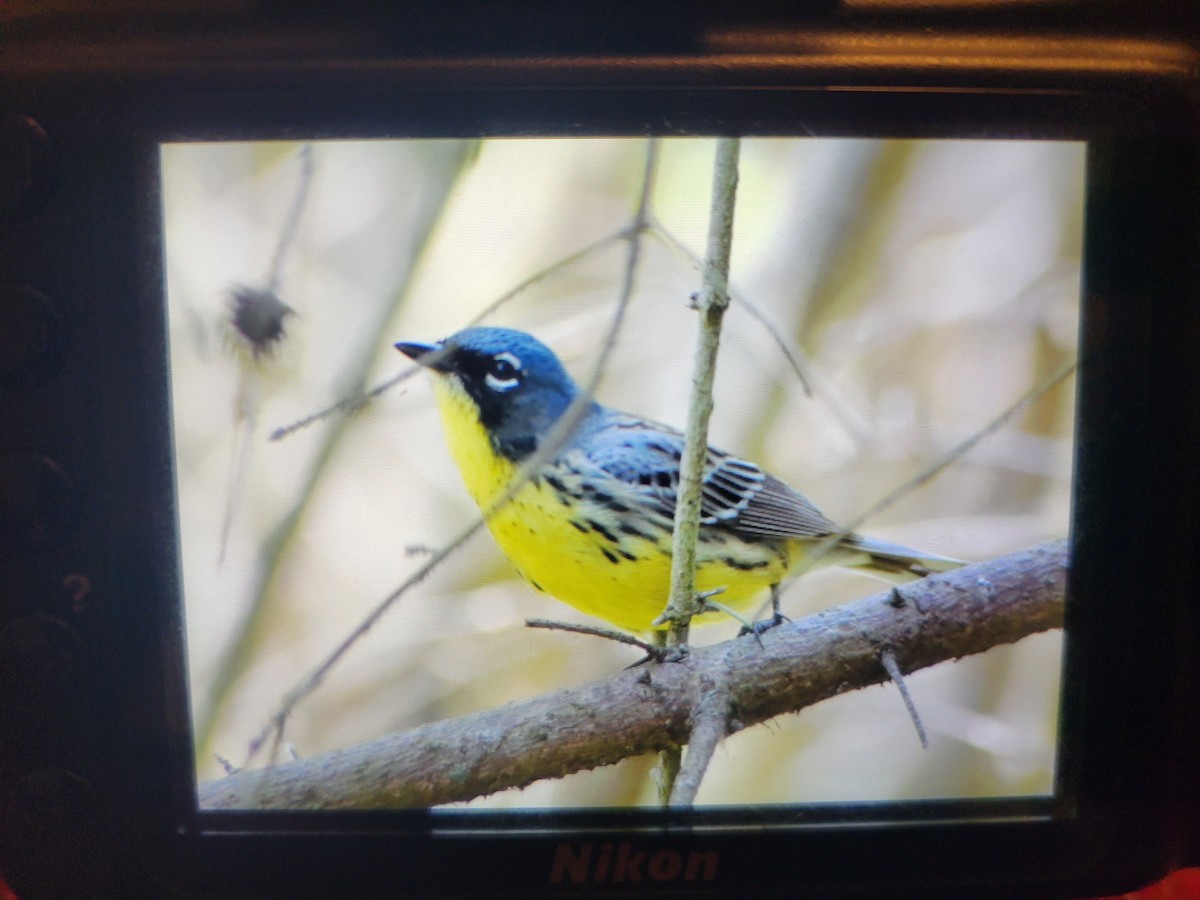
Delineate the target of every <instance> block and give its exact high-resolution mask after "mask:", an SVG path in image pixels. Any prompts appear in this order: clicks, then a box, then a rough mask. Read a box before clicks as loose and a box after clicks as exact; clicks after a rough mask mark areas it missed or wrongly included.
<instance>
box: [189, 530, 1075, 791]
mask: <svg viewBox="0 0 1200 900" xmlns="http://www.w3.org/2000/svg"><path fill="white" fill-rule="evenodd" d="M1067 554H1068V550H1067V544H1066V541H1063V540H1059V541H1052V542H1049V543H1046V544H1042V545H1040V546H1037V547H1034V548H1032V549H1029V550H1024V551H1021V552H1018V553H1013V554H1010V555H1008V556H1004V557H1000V558H998V559H994V560H990V561H988V562H984V563H978V564H975V565H971V566H967V567H965V568H962V569H958V570H956V571H953V572H947V573H944V574H940V575H934V576H930V577H929V578H926V579H922V580H921V581H916V582H913V583H911V584H909V585H905V586H904V587H903V588H901V589H900V590H899V593H895V592H892V591H887V592H884V593H881V594H875V595H873V596H870V597H866V598H864V599H861V600H857V601H855V602H853V603H848V604H845V605H843V606H839V607H836V608H834V609H830V610H827V611H825V612H822V613H819V614H817V615H814V616H810V617H809V618H806V619H803V620H800V621H797V622H793V623H789V624H786V625H781V626H779V627H777V628H774V629H772V630H771V631H769V632H767V633H766V634H764V635H763V636H762V645H761V646H760V645H759V643H758V641H757V640H756V639H755V638H754V637H752V636H746V637H741V638H737V639H735V640H732V641H727V642H725V643H722V644H718V645H715V646H712V647H705V648H702V649H698V650H694V651H693V652H692V653H691V654H690V655H689V656H688V657H686V658H685V660H684V661H683V662H679V663H667V664H663V665H649V666H643V667H640V668H637V669H632V670H626V671H624V672H621V673H620V674H618V675H615V676H612V677H610V678H607V679H604V680H602V681H597V682H593V683H591V684H585V685H581V686H579V687H574V688H568V689H565V690H561V691H555V692H553V693H550V694H545V695H542V696H539V697H534V698H532V699H530V700H525V701H520V702H517V703H511V704H508V705H507V706H504V707H502V708H500V709H495V710H488V711H486V712H481V713H475V714H473V715H469V716H463V717H461V718H458V719H451V720H447V721H443V722H435V723H433V724H430V725H425V726H422V727H420V728H417V729H414V730H412V731H409V732H404V733H399V734H392V735H387V736H385V737H382V738H379V739H378V740H375V741H371V742H369V743H365V744H361V745H358V746H356V747H350V748H347V749H345V750H338V751H334V752H332V753H326V754H322V755H320V756H315V757H312V758H309V759H302V760H296V761H293V762H285V763H280V764H278V765H275V766H272V767H270V768H269V769H266V770H259V771H243V772H238V773H236V774H234V775H231V776H228V777H226V778H221V779H217V780H214V781H210V782H205V783H203V784H201V785H200V792H199V794H200V804H201V807H202V808H206V809H245V808H271V809H378V808H394V807H424V806H432V805H435V804H439V803H448V802H451V801H456V800H467V799H471V798H473V797H478V796H482V795H485V794H489V793H493V792H495V791H499V790H504V789H505V788H510V787H519V786H523V785H527V784H530V783H532V782H534V781H537V780H539V779H542V778H553V777H557V776H561V775H565V774H567V773H569V772H576V771H579V770H582V769H590V768H594V767H596V766H602V765H608V764H611V763H615V762H617V761H619V760H621V759H624V758H625V757H628V756H636V755H639V754H644V753H649V752H656V751H659V750H662V749H663V748H665V747H668V746H671V745H673V744H678V743H681V742H683V741H685V740H686V739H687V735H688V732H689V730H690V729H691V727H692V726H693V725H694V724H696V723H697V721H698V719H700V718H703V711H704V710H705V709H706V708H707V707H709V706H710V705H711V700H712V694H713V692H714V691H717V692H718V693H721V694H725V695H726V696H725V697H722V705H724V706H725V707H726V708H727V710H728V713H727V715H728V720H727V721H726V722H725V723H724V725H725V726H726V727H725V731H727V732H730V733H732V732H735V731H738V730H740V729H743V728H746V727H748V726H750V725H754V724H757V723H759V722H763V721H765V720H767V719H770V718H773V717H775V716H778V715H780V714H782V713H786V712H792V711H795V710H798V709H801V708H803V707H805V706H810V705H812V704H813V703H817V702H818V701H820V700H824V699H827V698H829V697H832V696H835V695H837V694H841V693H845V692H846V691H849V690H854V689H856V688H861V687H866V686H868V685H872V684H876V683H879V682H881V681H885V680H887V678H888V676H887V673H886V671H885V670H884V667H883V665H882V664H881V663H880V654H881V653H882V652H883V651H884V650H890V651H891V652H892V653H893V654H894V656H895V658H896V660H897V662H898V663H899V665H900V667H901V669H903V671H905V672H912V671H914V670H916V669H921V668H924V667H926V666H931V665H934V664H936V663H939V662H944V661H946V660H952V659H957V658H958V657H962V656H967V655H970V654H973V653H980V652H982V651H984V650H987V649H989V648H991V647H994V646H997V645H999V644H1006V643H1012V642H1014V641H1017V640H1020V639H1021V638H1023V637H1026V636H1028V635H1031V634H1035V633H1037V632H1041V631H1046V630H1049V629H1052V628H1058V627H1061V626H1062V620H1063V605H1064V592H1065V583H1066V568H1067V561H1068V556H1067Z"/></svg>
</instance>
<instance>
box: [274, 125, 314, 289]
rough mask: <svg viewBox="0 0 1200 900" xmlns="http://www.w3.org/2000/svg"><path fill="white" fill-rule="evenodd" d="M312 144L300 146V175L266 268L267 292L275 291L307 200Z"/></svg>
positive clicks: (311, 171)
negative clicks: (269, 263)
mask: <svg viewBox="0 0 1200 900" xmlns="http://www.w3.org/2000/svg"><path fill="white" fill-rule="evenodd" d="M312 149H313V148H312V144H305V145H304V146H302V147H301V148H300V153H299V156H300V175H299V177H298V178H297V181H296V192H295V193H294V194H293V195H292V205H291V206H290V207H289V208H288V214H287V218H285V219H284V220H283V228H281V229H280V232H279V243H278V244H276V246H275V254H274V255H273V256H272V257H271V266H270V268H268V269H267V288H266V289H267V292H268V293H270V294H274V293H276V291H278V289H279V281H280V278H281V277H282V275H283V263H284V260H285V259H287V255H288V251H289V250H291V248H292V241H293V240H295V238H296V231H297V229H298V228H299V227H300V218H301V217H302V216H303V215H304V206H305V204H306V203H307V202H308V189H309V187H310V186H311V185H312V176H313V158H312V155H313V154H312Z"/></svg>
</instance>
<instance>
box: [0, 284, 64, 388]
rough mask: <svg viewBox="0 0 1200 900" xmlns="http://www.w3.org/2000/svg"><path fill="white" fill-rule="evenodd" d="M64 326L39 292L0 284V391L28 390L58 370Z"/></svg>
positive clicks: (59, 317)
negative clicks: (9, 389) (0, 389)
mask: <svg viewBox="0 0 1200 900" xmlns="http://www.w3.org/2000/svg"><path fill="white" fill-rule="evenodd" d="M65 350H66V326H65V325H64V324H63V320H62V317H61V316H60V315H59V314H58V312H57V311H55V309H54V306H53V305H52V304H51V303H50V301H49V300H48V299H47V298H46V296H45V294H43V293H41V291H38V290H35V289H34V288H32V287H29V286H28V285H23V284H0V387H4V388H12V389H29V388H34V387H37V386H38V385H40V384H43V383H44V382H46V381H47V380H49V379H50V378H51V377H53V376H54V374H55V373H56V372H58V370H59V369H60V368H61V363H62V359H63V356H64V353H65Z"/></svg>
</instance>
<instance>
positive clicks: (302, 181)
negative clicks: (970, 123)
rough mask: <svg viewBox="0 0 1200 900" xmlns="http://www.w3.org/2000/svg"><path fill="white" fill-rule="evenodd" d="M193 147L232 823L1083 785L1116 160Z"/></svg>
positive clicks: (173, 370)
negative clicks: (1101, 352)
mask: <svg viewBox="0 0 1200 900" xmlns="http://www.w3.org/2000/svg"><path fill="white" fill-rule="evenodd" d="M160 165H161V189H162V237H163V242H162V270H163V274H164V290H165V302H166V309H167V319H168V325H169V357H170V359H169V371H170V378H171V396H172V422H173V445H172V447H173V459H172V460H171V463H172V465H173V467H174V473H175V483H176V491H177V497H176V507H177V528H178V537H179V555H180V559H181V572H182V577H181V583H180V594H181V596H180V603H181V608H182V614H181V617H182V621H183V626H184V632H185V639H186V655H187V658H186V676H187V682H188V694H189V697H190V727H191V739H192V743H193V750H194V759H195V773H196V779H197V785H198V793H197V803H198V805H199V807H200V808H201V809H216V808H221V809H228V808H251V807H252V808H268V809H270V808H280V809H283V808H287V809H314V810H316V809H322V810H324V809H336V810H352V809H421V808H437V809H439V810H445V811H447V812H448V813H452V814H459V815H462V816H469V815H471V814H472V813H474V812H476V811H484V810H513V811H521V810H530V811H539V810H542V811H544V810H550V809H554V810H594V809H600V808H603V809H635V808H636V809H641V808H645V809H653V808H661V807H662V806H663V805H664V804H670V805H680V804H683V805H686V806H694V807H697V808H704V807H713V808H729V809H737V808H746V809H749V808H761V807H776V806H782V807H798V808H800V807H808V808H813V809H819V808H820V807H821V806H822V805H827V804H857V803H880V802H901V801H915V800H943V799H957V800H972V801H975V800H985V799H1002V798H1050V797H1053V796H1054V795H1055V784H1056V782H1055V778H1056V753H1057V747H1058V737H1059V709H1060V706H1061V704H1062V699H1063V698H1062V694H1061V670H1062V666H1063V646H1064V634H1063V631H1062V628H1061V623H1062V606H1063V598H1062V590H1061V562H1060V563H1059V564H1058V569H1057V570H1056V571H1058V572H1059V575H1058V578H1059V582H1058V585H1059V586H1058V592H1057V594H1056V595H1055V594H1054V590H1053V588H1054V585H1053V584H1051V583H1050V579H1048V577H1047V576H1046V574H1045V571H1044V570H1043V569H1039V568H1037V567H1038V566H1042V565H1049V563H1046V560H1052V559H1059V560H1061V557H1062V554H1063V553H1064V552H1065V550H1064V547H1065V543H1064V542H1065V540H1066V538H1067V537H1068V535H1069V533H1070V529H1071V514H1072V465H1073V459H1074V454H1075V444H1074V424H1075V365H1076V356H1077V348H1078V343H1079V329H1080V321H1079V316H1080V290H1081V286H1080V273H1081V266H1082V262H1081V255H1082V242H1083V220H1084V176H1085V145H1084V144H1083V143H1080V142H1064V141H1016V140H925V141H914V140H878V139H870V140H868V139H842V138H838V139H833V138H812V137H804V138H783V137H761V138H760V137H746V138H741V139H721V138H715V137H672V138H661V139H650V138H644V137H627V138H489V139H471V140H460V139H453V140H451V139H445V140H442V139H438V140H433V139H395V140H391V139H389V140H355V141H350V140H318V141H309V142H303V141H263V142H203V143H164V144H162V145H161V146H160ZM726 301H727V302H728V307H727V309H725V308H724V303H725V302H726ZM719 310H723V315H722V314H721V312H720V311H719ZM706 359H707V360H709V361H713V360H715V362H714V364H713V366H712V369H711V371H708V372H707V373H705V371H704V366H705V360H706ZM709 406H710V407H711V414H708V410H707V407H709ZM701 427H702V428H703V431H702V432H701V433H702V434H703V438H702V443H701V444H697V443H696V442H694V441H692V440H689V435H690V434H691V435H694V434H696V433H697V431H696V429H697V428H701ZM689 518H690V522H683V524H682V525H681V524H680V523H681V522H682V521H683V520H686V519H689ZM677 520H680V521H679V522H677ZM681 531H682V532H683V533H680V532H681ZM1056 554H1057V556H1056ZM688 559H690V560H691V561H692V562H693V565H690V566H689V565H687V564H686V560H688ZM681 560H683V561H684V562H681ZM1023 578H1024V579H1025V581H1027V582H1028V584H1026V583H1024V582H1023V581H1022V579H1023ZM1039 591H1040V592H1041V593H1039ZM1066 603H1068V604H1069V603H1070V599H1069V598H1067V599H1066ZM1016 604H1023V605H1016ZM672 798H674V799H672ZM681 798H682V799H681Z"/></svg>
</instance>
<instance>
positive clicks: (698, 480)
mask: <svg viewBox="0 0 1200 900" xmlns="http://www.w3.org/2000/svg"><path fill="white" fill-rule="evenodd" d="M740 151H741V142H740V140H739V139H738V138H719V139H718V140H717V148H716V156H715V159H714V160H713V185H712V205H711V207H710V210H709V218H708V246H707V248H706V256H705V261H704V282H703V285H702V287H701V290H700V296H699V297H698V298H697V301H696V309H697V311H698V312H699V313H700V334H699V337H698V339H697V343H696V359H695V364H694V366H693V370H692V399H691V404H690V405H689V408H688V421H687V430H686V432H685V434H684V446H683V459H682V461H681V462H680V472H679V490H678V495H677V498H676V501H675V530H674V533H673V534H672V537H671V595H670V599H669V600H668V601H667V608H666V609H665V610H664V611H663V614H662V615H661V616H659V618H658V620H657V621H658V623H662V622H666V623H669V625H670V630H669V632H668V635H667V640H666V643H667V644H668V645H675V646H678V645H681V644H684V643H686V642H687V638H688V626H689V624H690V623H691V620H692V616H694V615H696V613H698V612H699V611H700V604H699V601H698V600H697V598H696V538H697V536H698V534H699V532H700V500H701V494H700V489H701V485H702V484H703V481H704V463H705V461H706V460H707V458H708V420H709V418H711V416H712V408H713V399H712V386H713V378H714V377H715V376H716V372H717V349H718V347H719V345H720V338H721V322H722V320H723V319H724V317H725V310H726V309H728V307H729V257H730V252H731V250H732V247H733V214H734V208H735V206H736V204H737V182H738V155H739V153H740ZM720 718H721V720H722V721H723V719H724V715H723V713H722V714H721V715H720ZM705 730H706V731H712V728H711V727H709V728H706V729H705ZM718 730H719V731H720V732H721V734H720V735H714V737H713V740H712V741H711V744H712V746H713V747H715V746H716V743H717V742H718V741H719V740H720V737H721V736H723V734H724V726H723V725H722V726H721V727H720V728H719V729H718ZM681 753H682V751H681V750H680V748H678V747H672V748H670V749H667V750H664V751H662V753H661V754H660V761H659V776H660V782H659V796H660V798H662V799H663V803H664V805H667V804H669V803H674V804H684V805H686V804H690V803H691V802H692V800H693V798H694V797H695V794H696V790H698V789H699V786H700V779H701V778H702V777H703V774H704V770H705V769H706V768H707V766H708V760H709V758H710V757H711V749H710V750H709V751H707V752H701V753H699V754H694V753H693V752H692V750H689V751H688V759H687V762H686V763H685V764H681V762H680V759H681Z"/></svg>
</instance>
